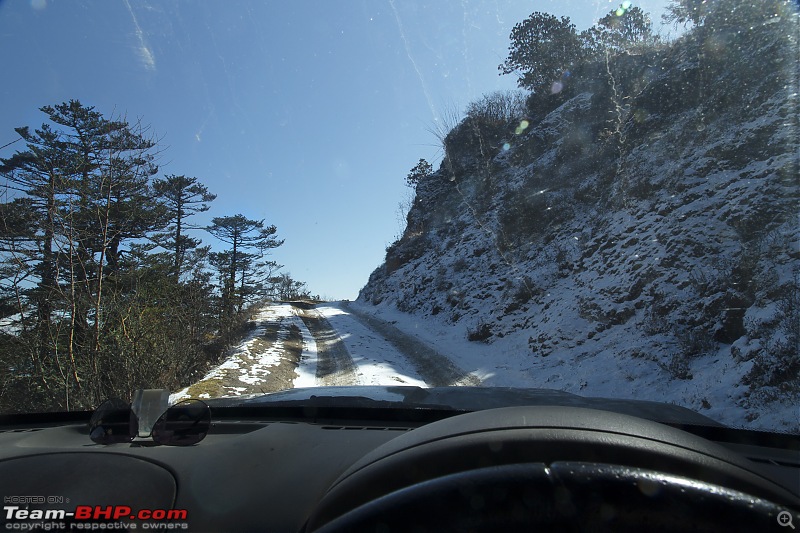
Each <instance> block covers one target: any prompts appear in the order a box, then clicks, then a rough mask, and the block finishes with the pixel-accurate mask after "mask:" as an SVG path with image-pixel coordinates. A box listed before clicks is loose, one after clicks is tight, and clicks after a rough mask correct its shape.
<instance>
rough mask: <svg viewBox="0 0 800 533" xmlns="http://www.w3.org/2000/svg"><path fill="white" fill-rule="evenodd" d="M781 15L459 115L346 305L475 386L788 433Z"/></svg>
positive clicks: (796, 300)
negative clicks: (480, 375) (434, 164)
mask: <svg viewBox="0 0 800 533" xmlns="http://www.w3.org/2000/svg"><path fill="white" fill-rule="evenodd" d="M781 23H782V22H780V21H777V22H776V21H773V22H770V24H768V25H767V24H766V23H765V24H764V25H763V26H762V27H756V28H755V29H752V30H751V31H750V32H728V33H725V34H722V35H723V37H724V39H726V42H722V43H716V45H715V46H716V47H715V48H713V49H712V48H711V47H709V43H708V39H707V38H706V37H707V36H704V34H702V33H701V32H694V33H690V34H688V35H687V36H685V37H684V38H683V39H682V40H680V41H678V42H677V43H675V44H673V45H672V46H671V47H669V48H663V49H661V50H657V51H650V52H647V53H643V54H642V55H624V56H620V57H618V58H616V59H614V60H613V61H609V63H608V64H592V65H586V66H585V67H583V68H582V69H581V70H579V71H577V72H576V73H575V75H574V79H573V80H572V81H571V82H570V84H568V86H567V87H565V88H564V89H563V91H561V92H560V93H558V94H555V95H547V97H540V98H532V99H531V100H530V101H529V115H528V116H527V117H525V119H524V121H523V119H522V117H520V118H519V119H518V120H516V121H515V122H514V123H511V124H508V123H504V124H501V125H498V124H495V123H490V122H488V121H485V120H484V121H481V120H478V119H470V118H467V119H466V120H465V121H464V122H462V123H461V125H459V126H458V127H457V128H456V129H455V130H453V131H452V132H451V133H450V135H449V136H448V138H447V139H446V142H445V148H446V157H445V161H444V162H443V164H442V166H441V168H440V169H439V170H438V171H436V172H434V173H433V174H432V175H430V176H428V177H426V178H425V179H423V180H422V181H420V183H419V184H418V186H417V196H416V199H415V201H414V204H413V207H412V209H411V211H410V213H409V215H408V226H407V228H406V231H405V233H404V235H403V236H402V238H401V239H400V240H398V241H397V242H395V243H394V244H393V245H391V246H390V247H389V248H388V249H387V254H386V261H385V263H384V264H383V265H381V266H380V267H379V268H378V269H376V270H375V272H373V274H372V275H371V277H370V280H369V282H368V283H367V285H366V286H365V287H364V288H363V289H362V291H361V293H360V295H359V303H360V304H361V305H362V307H363V308H364V310H365V311H369V312H372V313H377V314H379V315H383V316H384V317H392V316H395V317H396V316H397V314H398V311H399V312H400V313H402V314H404V315H410V316H407V319H405V320H403V322H406V323H411V324H414V323H416V324H418V325H419V328H420V331H421V332H423V333H421V335H423V336H427V338H428V340H430V341H431V342H435V343H436V346H437V348H438V349H441V350H442V352H443V353H447V354H448V355H449V356H450V357H451V358H452V360H453V361H455V362H456V363H458V364H460V365H461V367H462V368H464V369H465V370H467V371H478V370H479V369H480V368H486V369H490V370H487V372H488V374H486V375H485V377H484V383H485V384H487V385H491V384H496V385H518V386H519V385H521V386H532V387H547V388H555V389H562V390H566V391H569V392H575V393H579V394H583V395H594V396H616V397H630V398H638V399H652V400H657V401H671V402H675V403H678V404H681V405H684V406H687V407H689V408H692V409H694V410H697V411H699V412H701V413H703V414H706V415H707V416H710V417H711V418H714V419H717V420H719V421H721V422H726V423H731V424H737V425H747V426H749V427H755V428H758V427H764V428H772V429H780V430H791V431H795V432H796V431H799V430H800V412H798V409H797V407H796V406H797V405H798V385H800V378H798V375H799V374H800V357H799V356H798V330H799V329H800V323H799V321H800V285H799V283H800V268H799V266H800V251H798V244H799V243H800V231H799V230H798V219H797V207H798V192H799V188H798V154H800V144H798V124H797V111H798V109H797V64H796V62H795V60H792V59H791V58H796V43H793V42H787V41H786V40H785V39H782V38H781V37H780V34H781V32H774V31H772V30H774V27H773V28H769V27H768V26H776V25H778V24H781ZM787 34H788V33H786V32H784V33H783V35H787ZM717 38H718V39H720V37H719V36H717ZM731 50H736V51H738V52H737V53H735V54H731V53H730V51H731ZM792 50H794V52H793V51H792ZM763 58H773V59H771V60H770V61H765V60H764V59H763ZM781 58H782V59H781ZM437 332H438V333H437ZM437 339H438V342H437ZM459 343H460V344H463V345H464V346H467V345H469V346H471V347H473V348H472V349H462V350H459V349H458V348H457V345H458V344H459ZM447 346H450V347H451V348H452V349H448V348H447ZM459 354H461V355H459ZM464 354H469V357H466V356H465V355H464ZM499 360H502V361H503V362H504V363H503V365H500V368H498V365H496V364H492V361H499ZM503 368H505V369H506V370H503Z"/></svg>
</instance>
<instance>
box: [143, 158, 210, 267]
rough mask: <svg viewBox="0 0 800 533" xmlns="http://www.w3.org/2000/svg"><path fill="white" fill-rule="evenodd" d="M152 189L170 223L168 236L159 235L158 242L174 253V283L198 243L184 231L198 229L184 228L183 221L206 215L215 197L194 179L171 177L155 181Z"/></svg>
mask: <svg viewBox="0 0 800 533" xmlns="http://www.w3.org/2000/svg"><path fill="white" fill-rule="evenodd" d="M153 189H154V190H155V192H156V194H157V195H158V196H159V198H160V200H161V202H162V204H163V205H164V206H165V207H166V213H167V215H166V217H167V220H168V221H169V227H168V232H167V233H161V234H159V235H158V236H157V238H158V241H159V243H160V244H161V246H163V247H164V248H167V249H168V250H170V251H171V252H172V253H173V268H174V274H175V277H176V279H180V277H181V274H182V273H183V265H184V260H185V258H186V254H187V252H189V251H190V250H192V249H194V248H197V246H198V245H199V244H200V242H201V241H200V240H199V239H194V238H192V237H189V236H188V235H186V234H185V231H186V230H187V229H197V226H193V225H189V224H187V222H186V219H187V218H189V217H190V216H192V215H195V214H197V213H202V212H204V211H208V209H209V205H208V204H209V202H212V201H214V199H215V198H216V197H217V195H215V194H211V193H209V192H208V188H207V187H206V186H205V185H202V184H200V183H198V181H197V178H189V177H186V176H182V175H181V176H176V175H174V174H173V175H169V176H166V177H165V178H164V179H157V180H155V181H154V182H153Z"/></svg>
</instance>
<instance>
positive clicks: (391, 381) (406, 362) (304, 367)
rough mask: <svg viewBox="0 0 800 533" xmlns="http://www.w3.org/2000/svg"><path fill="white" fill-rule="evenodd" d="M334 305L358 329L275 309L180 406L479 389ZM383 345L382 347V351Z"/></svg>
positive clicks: (421, 346) (306, 306) (299, 308)
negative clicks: (336, 389)
mask: <svg viewBox="0 0 800 533" xmlns="http://www.w3.org/2000/svg"><path fill="white" fill-rule="evenodd" d="M327 305H328V308H327V309H328V312H330V309H331V307H330V306H335V308H336V311H337V312H338V313H340V315H339V316H340V317H341V316H342V315H348V318H352V320H349V321H342V320H337V322H336V323H337V324H338V325H339V326H338V327H340V329H351V330H349V331H344V330H342V331H337V329H336V328H334V327H333V326H332V325H331V323H330V321H329V320H328V319H327V318H326V317H325V316H323V314H322V313H320V312H319V310H318V309H317V308H316V306H315V305H313V304H310V303H305V302H282V303H275V304H269V305H267V306H265V307H264V308H263V309H261V310H260V311H259V312H258V313H257V314H256V315H255V316H254V317H253V319H252V320H251V323H252V325H253V327H252V330H251V332H250V334H249V335H248V336H247V337H246V338H245V339H243V340H242V342H241V343H240V344H239V345H237V346H236V347H234V348H232V349H231V350H230V353H229V355H228V357H227V358H226V359H225V361H224V362H223V363H222V364H221V365H219V366H217V367H215V368H213V369H212V370H211V371H210V372H209V373H208V374H207V375H206V376H205V377H204V378H203V379H201V380H199V381H198V382H197V383H195V384H193V385H191V386H190V387H187V388H186V389H184V390H183V391H180V392H179V393H176V394H175V395H173V399H174V400H175V399H178V398H185V397H194V398H213V397H218V396H241V395H249V394H264V393H269V392H277V391H280V390H286V389H291V388H294V387H314V386H351V385H362V384H382V385H397V384H399V383H409V382H411V383H418V384H420V385H427V386H432V387H437V386H449V385H472V386H476V385H480V380H479V379H478V378H477V377H475V376H474V375H472V374H469V373H467V372H465V371H464V370H462V369H460V368H458V366H456V365H455V364H454V363H453V362H452V361H450V360H449V359H448V358H447V357H445V356H443V355H442V354H440V353H438V352H437V351H436V350H435V349H433V348H432V347H431V346H429V345H428V344H426V343H424V342H422V341H421V340H419V339H417V338H415V337H413V336H410V335H408V334H406V333H403V332H402V331H400V330H399V329H397V328H396V327H395V326H393V325H392V324H390V323H388V322H386V321H383V320H380V319H378V318H376V317H374V316H371V315H368V314H366V313H363V312H361V311H359V310H357V309H356V308H355V306H351V305H348V304H347V303H345V302H340V303H336V304H327ZM329 316H330V315H329ZM332 320H333V318H332ZM354 321H355V322H354ZM347 323H349V324H350V328H347V326H346V324H347ZM356 323H357V324H356ZM356 326H357V327H356ZM345 338H346V339H347V341H348V342H347V343H345V342H344V340H343V339H345ZM376 339H377V341H379V342H381V343H383V344H382V345H381V346H383V348H379V347H377V346H379V345H377V344H376ZM348 343H349V344H350V346H357V347H359V349H361V350H362V352H363V351H364V350H365V348H364V346H367V348H366V352H368V353H369V357H367V356H363V355H362V356H359V357H358V358H356V359H355V360H354V358H353V356H352V355H351V353H350V352H349V351H348V348H347V344H348ZM370 346H376V347H375V348H373V349H370V348H369V347H370ZM389 352H391V353H389ZM400 359H402V361H399V360H400ZM401 363H402V364H401ZM378 367H380V368H378ZM376 368H377V370H376ZM403 369H405V370H403ZM413 375H416V378H415V377H413ZM410 376H411V377H410Z"/></svg>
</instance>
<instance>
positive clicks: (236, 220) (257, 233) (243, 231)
mask: <svg viewBox="0 0 800 533" xmlns="http://www.w3.org/2000/svg"><path fill="white" fill-rule="evenodd" d="M206 229H207V230H208V232H209V233H211V234H212V235H214V236H215V237H216V238H217V239H219V240H221V241H222V242H224V243H226V244H228V245H230V248H229V249H228V250H225V251H224V252H219V253H214V254H211V261H212V264H214V266H215V267H216V268H217V270H218V271H219V273H220V281H221V285H222V312H223V317H224V318H226V319H231V318H232V317H233V316H234V313H235V311H237V310H239V311H241V309H242V306H243V304H244V296H245V295H244V294H243V293H242V290H241V289H240V288H237V285H238V282H241V283H242V286H243V285H244V284H245V280H246V279H247V278H248V277H249V276H250V274H251V273H252V269H253V265H254V264H255V263H254V261H255V259H256V258H258V257H260V256H263V255H264V254H266V253H267V251H268V250H270V249H272V248H277V247H278V246H280V245H282V244H283V240H278V239H277V238H276V236H275V234H276V233H277V231H278V230H277V228H276V227H275V226H264V221H263V220H250V219H248V218H246V217H245V216H244V215H241V214H237V215H233V216H227V217H216V218H214V219H212V220H211V225H210V226H209V227H208V228H206ZM256 252H257V253H256Z"/></svg>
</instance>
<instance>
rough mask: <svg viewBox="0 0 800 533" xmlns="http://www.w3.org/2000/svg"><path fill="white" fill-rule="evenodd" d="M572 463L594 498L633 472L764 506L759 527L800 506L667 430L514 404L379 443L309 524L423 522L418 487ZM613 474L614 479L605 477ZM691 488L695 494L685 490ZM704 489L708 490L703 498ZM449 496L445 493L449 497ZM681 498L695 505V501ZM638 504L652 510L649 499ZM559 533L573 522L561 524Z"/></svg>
mask: <svg viewBox="0 0 800 533" xmlns="http://www.w3.org/2000/svg"><path fill="white" fill-rule="evenodd" d="M565 464H566V465H573V466H575V465H578V466H580V469H581V471H583V472H584V473H586V472H592V473H593V475H595V476H597V479H596V480H595V481H594V482H592V483H594V485H593V486H594V489H593V490H594V491H595V493H602V492H605V491H606V490H609V489H602V490H601V489H600V488H598V487H601V486H607V487H612V486H614V485H615V483H616V482H615V481H613V480H614V479H618V476H621V478H625V479H627V482H628V483H633V480H632V479H631V478H630V476H631V475H635V476H639V477H642V476H643V477H642V479H644V480H645V483H646V482H647V480H657V483H658V484H660V485H661V486H667V485H674V486H675V487H677V490H678V492H677V493H676V494H689V492H691V494H693V495H694V503H695V504H696V503H697V494H701V493H708V494H711V495H713V494H717V495H721V496H718V497H717V496H714V498H716V499H714V500H713V501H712V500H708V501H709V504H708V508H709V509H719V508H721V507H720V505H719V504H720V503H721V502H722V501H723V500H724V501H727V502H729V503H728V504H727V505H729V506H730V507H731V510H732V512H733V510H734V509H735V507H736V505H739V504H741V505H745V502H746V505H745V507H748V506H749V507H748V508H750V509H758V510H759V511H758V513H757V516H758V517H759V518H758V523H764V520H769V519H770V517H771V519H772V520H775V516H776V513H777V512H779V510H780V509H782V508H796V507H797V502H798V501H799V499H798V497H797V495H795V494H793V493H792V492H790V491H789V490H788V489H786V488H785V487H782V486H780V485H777V484H776V483H774V482H773V481H771V480H770V479H768V477H767V476H765V475H763V474H762V473H761V472H760V469H759V467H758V465H756V464H755V463H752V462H750V461H748V460H747V459H745V458H743V457H741V456H739V455H738V454H736V453H734V452H732V451H730V450H728V449H725V448H723V447H721V446H719V445H717V444H715V443H712V442H710V441H707V440H705V439H702V438H700V437H697V436H695V435H691V434H689V433H686V432H684V431H680V430H677V429H675V428H671V427H669V426H664V425H662V424H658V423H655V422H651V421H648V420H643V419H640V418H636V417H632V416H628V415H621V414H618V413H611V412H606V411H598V410H593V409H585V408H574V407H563V406H559V407H511V408H503V409H493V410H486V411H479V412H475V413H469V414H466V415H460V416H456V417H452V418H449V419H446V420H442V421H439V422H436V423H433V424H429V425H426V426H423V427H421V428H419V429H416V430H414V431H411V432H409V433H407V434H404V435H401V436H399V437H397V438H395V439H393V440H392V441H389V442H388V443H386V444H384V445H383V446H380V447H379V448H377V449H376V450H374V451H373V452H371V453H370V454H368V455H367V456H365V457H364V458H362V459H361V460H359V461H358V462H356V463H355V464H354V465H352V466H351V467H350V468H349V469H348V470H347V471H346V472H345V473H344V474H342V476H340V478H339V479H338V480H337V481H336V482H335V483H334V484H333V485H332V487H331V488H330V489H329V491H328V493H327V494H326V495H325V497H323V499H322V501H321V502H320V504H319V505H318V507H317V509H316V510H315V512H314V513H313V514H312V516H311V518H310V519H309V521H308V527H307V529H308V530H309V531H314V530H316V529H318V528H323V526H325V527H324V528H323V529H322V530H323V531H328V530H330V531H336V530H340V531H344V530H345V529H329V528H328V527H327V526H326V525H327V524H330V525H331V527H334V526H335V527H336V528H338V527H341V524H342V521H339V520H338V519H339V518H342V519H343V520H344V519H345V518H346V519H347V520H354V519H355V518H354V517H364V516H372V515H371V514H370V513H371V512H372V511H371V510H372V509H380V510H381V511H380V512H381V513H382V514H383V515H384V516H389V515H391V516H394V514H392V513H389V510H388V509H389V508H388V507H386V506H387V505H389V504H392V505H399V506H400V508H403V507H405V508H407V509H406V511H403V512H401V513H400V514H399V515H397V517H396V518H397V520H400V521H401V522H403V523H406V521H403V520H401V519H402V517H403V516H404V514H405V515H406V516H411V514H413V513H411V511H410V509H411V508H410V507H409V506H410V505H411V506H412V507H414V506H416V507H418V508H419V512H421V513H423V515H422V516H425V515H426V514H427V515H431V513H433V510H432V509H429V508H427V507H426V506H424V505H422V504H420V503H419V502H418V499H417V496H416V494H418V491H422V492H423V493H427V492H425V491H429V490H434V489H435V490H436V491H440V490H444V488H446V487H452V483H455V482H457V481H458V482H467V483H473V482H475V480H471V479H472V477H473V476H477V478H475V479H483V478H482V477H481V476H485V475H486V474H485V472H486V470H484V469H486V468H489V469H491V468H501V470H499V471H498V472H501V471H502V472H505V473H506V474H509V473H510V471H505V470H502V468H504V467H509V468H511V467H512V465H516V466H513V468H522V467H521V466H520V465H538V466H531V467H532V468H534V467H535V468H539V469H544V470H547V471H548V472H550V474H549V475H551V476H552V475H556V474H557V475H558V479H559V480H563V479H566V477H564V476H566V474H565V473H564V472H562V471H561V470H559V469H561V468H562V465H565ZM586 468H589V469H590V470H586ZM554 469H555V470H554ZM609 472H610V476H611V477H609V475H607V474H608V473H609ZM528 473H530V472H528ZM625 476H628V477H625ZM659 476H661V477H659ZM621 478H619V479H621ZM587 479H588V478H587V477H586V475H584V476H583V478H582V480H583V481H581V482H580V483H578V480H572V481H569V482H568V485H569V486H567V485H564V486H563V487H562V489H563V490H567V491H571V490H573V489H574V490H577V488H575V487H581V486H588V485H586V484H587V483H588V481H587ZM465 480H466V481H465ZM500 481H501V479H500V478H497V479H495V480H494V481H493V482H492V486H493V487H494V488H493V489H492V490H494V489H496V488H498V487H500V488H502V483H499V482H500ZM554 482H555V481H554V480H553V479H551V480H549V481H548V482H547V485H546V486H547V487H549V489H548V490H550V491H552V490H555V489H554V486H553V483H554ZM597 483H600V485H597ZM590 484H591V483H590ZM572 485H574V487H573V486H572ZM432 487H433V489H432ZM542 487H544V485H542ZM687 487H691V491H689V492H687ZM698 489H702V490H701V491H700V492H699V493H698V492H697V490H698ZM448 490H449V489H448ZM542 490H544V489H542ZM546 492H547V491H544V492H543V493H542V495H540V497H544V496H545V495H546V494H545V493H546ZM446 494H448V493H447V491H446V490H445V492H444V493H442V495H446ZM642 494H644V493H642ZM739 495H742V496H739ZM645 496H646V495H645ZM687 498H688V497H687ZM719 498H722V499H719ZM451 499H452V498H451ZM673 499H675V500H676V501H677V499H679V498H678V496H675V497H674V498H673ZM684 501H685V502H686V503H692V500H691V499H686V498H684ZM387 502H388V503H387ZM737 502H738V503H737ZM450 503H453V502H450ZM412 504H413V505H412ZM639 504H640V505H645V504H646V500H642V501H641V502H639ZM454 505H455V504H454ZM678 507H681V506H678ZM684 507H685V506H684ZM456 508H461V509H462V512H463V508H462V507H459V506H458V505H456ZM664 508H666V507H664ZM654 512H655V511H654ZM672 512H673V513H674V512H676V511H675V510H674V509H673V511H672ZM742 512H744V508H743V510H742ZM387 513H388V514H387ZM751 514H752V513H751ZM348 515H349V516H348ZM753 516H756V515H753ZM382 523H383V522H378V524H382ZM337 524H338V525H337ZM773 524H774V522H773ZM364 525H365V526H366V525H367V524H366V523H365V524H364ZM373 525H375V524H373ZM406 525H410V524H408V523H406ZM416 525H420V524H416ZM423 525H424V523H423ZM718 526H719V524H717V526H715V527H718ZM347 527H355V526H353V525H352V524H348V525H347ZM525 527H527V526H525ZM543 527H547V526H546V525H543ZM554 527H566V526H565V525H564V524H563V523H560V524H559V525H558V526H554ZM570 527H571V526H570ZM619 527H624V526H619ZM736 527H737V529H738V526H736ZM392 530H394V529H392Z"/></svg>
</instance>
